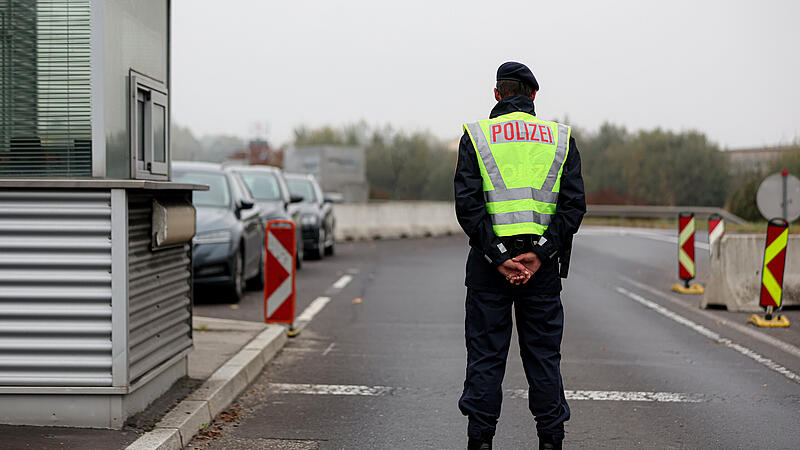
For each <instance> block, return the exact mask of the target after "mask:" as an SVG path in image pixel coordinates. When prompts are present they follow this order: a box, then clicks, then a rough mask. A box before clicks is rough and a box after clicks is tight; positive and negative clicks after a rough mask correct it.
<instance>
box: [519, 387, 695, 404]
mask: <svg viewBox="0 0 800 450" xmlns="http://www.w3.org/2000/svg"><path fill="white" fill-rule="evenodd" d="M506 392H507V393H508V394H509V397H511V398H525V399H527V398H528V390H527V389H510V390H507V391H506ZM564 397H566V398H567V400H595V401H613V402H666V403H699V402H702V401H703V399H702V398H701V397H700V396H699V395H694V394H681V393H679V392H647V391H567V390H565V391H564Z"/></svg>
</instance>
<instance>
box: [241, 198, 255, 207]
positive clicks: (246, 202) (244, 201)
mask: <svg viewBox="0 0 800 450" xmlns="http://www.w3.org/2000/svg"><path fill="white" fill-rule="evenodd" d="M253 206H255V203H253V201H252V200H248V199H246V198H243V199H241V200H239V209H253Z"/></svg>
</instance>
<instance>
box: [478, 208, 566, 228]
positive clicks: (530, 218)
mask: <svg viewBox="0 0 800 450" xmlns="http://www.w3.org/2000/svg"><path fill="white" fill-rule="evenodd" d="M552 218H553V215H552V214H543V213H539V212H536V211H515V212H507V213H498V214H492V223H493V224H494V225H511V224H516V223H531V222H532V223H536V224H539V225H542V226H544V227H546V226H548V225H550V220H551V219H552Z"/></svg>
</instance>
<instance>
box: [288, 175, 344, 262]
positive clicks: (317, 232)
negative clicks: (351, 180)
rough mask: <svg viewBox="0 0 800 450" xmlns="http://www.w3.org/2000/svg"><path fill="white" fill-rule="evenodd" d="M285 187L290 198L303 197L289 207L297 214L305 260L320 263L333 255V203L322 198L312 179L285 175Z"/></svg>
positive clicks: (334, 221) (334, 222)
mask: <svg viewBox="0 0 800 450" xmlns="http://www.w3.org/2000/svg"><path fill="white" fill-rule="evenodd" d="M285 177H286V184H287V185H288V186H289V192H290V193H291V194H292V195H296V196H298V197H303V201H301V202H300V203H297V204H294V205H291V206H290V209H291V210H292V211H293V212H294V211H298V212H299V213H300V223H301V227H302V229H303V246H304V247H305V252H306V255H307V256H308V257H309V258H314V259H322V258H323V257H324V256H325V255H333V252H334V244H335V241H334V236H333V235H334V232H335V230H336V218H335V217H334V215H333V206H332V203H333V200H332V199H330V198H328V197H325V196H324V195H323V193H322V189H320V187H319V183H317V179H316V178H314V176H313V175H302V174H290V173H287V174H285Z"/></svg>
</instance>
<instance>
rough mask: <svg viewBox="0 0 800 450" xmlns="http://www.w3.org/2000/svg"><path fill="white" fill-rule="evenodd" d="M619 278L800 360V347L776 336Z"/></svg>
mask: <svg viewBox="0 0 800 450" xmlns="http://www.w3.org/2000/svg"><path fill="white" fill-rule="evenodd" d="M619 278H620V279H621V280H623V281H626V282H628V283H630V284H632V285H634V286H636V287H638V288H640V289H643V290H645V291H647V292H649V293H651V294H654V295H657V296H659V297H661V298H663V299H664V300H668V301H670V302H671V303H673V304H675V305H678V306H680V307H683V308H686V309H690V310H691V311H692V312H694V313H696V314H700V315H701V316H703V317H706V318H708V319H711V320H713V321H715V322H717V323H721V324H722V325H724V326H726V327H730V328H733V329H734V330H736V331H738V332H740V333H743V334H746V335H748V336H750V337H752V338H754V339H757V340H759V341H761V342H763V343H765V344H769V345H771V346H773V347H775V348H777V349H779V350H783V351H784V352H786V353H788V354H790V355H792V356H794V357H796V358H800V348H798V347H796V346H794V345H792V344H789V343H788V342H784V341H782V340H780V339H778V338H776V337H774V336H769V335H767V334H764V333H762V332H760V331H758V330H757V329H755V328H752V327H748V326H746V325H740V324H738V323H736V322H731V321H728V320H724V318H722V317H720V316H717V315H715V314H713V313H711V312H708V311H703V310H702V309H697V308H696V307H694V306H692V305H689V304H686V303H683V302H681V301H680V300H678V299H676V298H673V297H670V296H669V295H667V294H665V293H663V292H661V291H659V290H657V289H655V288H653V287H651V286H648V285H646V284H644V283H640V282H638V281H636V280H634V279H632V278H628V277H626V276H620V277H619Z"/></svg>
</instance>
